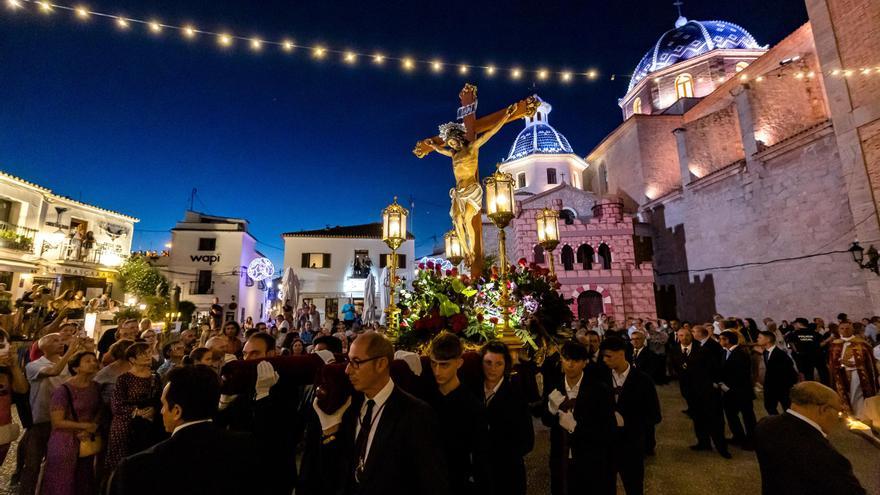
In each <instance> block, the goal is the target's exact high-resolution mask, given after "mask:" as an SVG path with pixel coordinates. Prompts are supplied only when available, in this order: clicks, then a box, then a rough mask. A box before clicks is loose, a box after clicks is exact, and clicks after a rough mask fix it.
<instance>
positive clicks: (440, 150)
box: [425, 139, 452, 157]
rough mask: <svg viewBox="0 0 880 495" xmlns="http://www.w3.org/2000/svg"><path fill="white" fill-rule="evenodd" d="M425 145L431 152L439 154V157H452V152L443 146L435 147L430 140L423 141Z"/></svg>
mask: <svg viewBox="0 0 880 495" xmlns="http://www.w3.org/2000/svg"><path fill="white" fill-rule="evenodd" d="M425 144H427V145H428V146H430V147H431V149H432V150H434V151H436V152H437V153H440V154H441V155H446V156H450V157H451V156H452V150H450V149H449V148H447V147H445V146H437V145H436V144H434V141H433V140H432V139H427V140H425Z"/></svg>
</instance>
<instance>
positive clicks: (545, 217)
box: [535, 208, 559, 276]
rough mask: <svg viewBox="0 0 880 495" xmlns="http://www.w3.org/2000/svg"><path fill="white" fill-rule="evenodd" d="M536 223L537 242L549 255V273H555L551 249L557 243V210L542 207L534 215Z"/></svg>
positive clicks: (554, 247)
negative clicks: (536, 214)
mask: <svg viewBox="0 0 880 495" xmlns="http://www.w3.org/2000/svg"><path fill="white" fill-rule="evenodd" d="M535 220H536V221H537V224H538V244H540V245H541V247H543V248H544V250H545V251H547V253H549V255H550V275H553V276H555V275H556V269H555V267H554V266H553V250H554V249H556V246H558V245H559V212H558V211H556V210H551V209H550V208H544V209H543V210H541V211H539V212H538V216H537V217H535Z"/></svg>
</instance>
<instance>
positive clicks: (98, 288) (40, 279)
mask: <svg viewBox="0 0 880 495" xmlns="http://www.w3.org/2000/svg"><path fill="white" fill-rule="evenodd" d="M137 222H138V219H137V218H134V217H131V216H129V215H125V214H122V213H118V212H115V211H110V210H106V209H104V208H100V207H98V206H94V205H90V204H86V203H82V202H80V201H76V200H73V199H70V198H67V197H65V196H61V195H59V194H56V193H54V192H53V191H51V190H50V189H47V188H45V187H42V186H38V185H36V184H33V183H31V182H28V181H26V180H24V179H21V178H18V177H15V176H12V175H9V174H6V173H3V172H0V283H3V284H6V287H7V288H8V290H10V291H11V292H12V297H13V299H15V298H18V297H21V295H22V294H23V293H24V292H25V291H27V290H29V289H30V288H31V287H32V286H33V285H35V284H38V285H44V286H47V287H49V288H50V289H52V291H53V293H54V294H56V295H57V294H60V293H61V292H62V291H65V290H68V289H71V290H74V291H77V290H82V291H83V292H84V294H85V296H86V298H91V297H97V296H100V295H101V294H102V293H104V292H107V293H110V294H111V296H112V297H113V298H115V299H117V300H121V299H122V293H121V290H120V289H121V288H120V284H119V283H118V280H117V279H116V274H117V268H118V266H119V265H121V264H122V262H123V261H124V260H125V258H127V257H128V253H129V252H130V251H131V242H132V237H133V235H134V224H135V223H137Z"/></svg>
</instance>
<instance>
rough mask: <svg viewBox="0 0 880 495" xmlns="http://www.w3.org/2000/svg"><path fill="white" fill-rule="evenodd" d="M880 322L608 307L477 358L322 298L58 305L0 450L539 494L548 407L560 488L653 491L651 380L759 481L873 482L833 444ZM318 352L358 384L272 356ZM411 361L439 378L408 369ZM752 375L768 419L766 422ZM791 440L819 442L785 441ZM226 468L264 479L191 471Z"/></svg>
mask: <svg viewBox="0 0 880 495" xmlns="http://www.w3.org/2000/svg"><path fill="white" fill-rule="evenodd" d="M878 322H880V320H878V319H876V318H874V319H868V320H867V321H866V322H864V323H863V322H851V321H850V320H849V318H848V317H847V316H846V315H843V314H841V315H839V317H838V321H837V322H835V323H833V324H829V325H827V326H826V325H825V323H824V322H823V321H822V320H821V319H818V318H817V319H814V320H813V321H812V322H810V321H807V320H806V319H803V318H796V319H794V320H792V322H791V324H789V322H788V321H783V322H782V323H781V324H779V325H777V324H776V323H775V322H774V321H772V320H770V319H765V320H764V321H763V326H762V327H761V328H759V327H758V325H757V323H756V322H755V321H754V320H752V319H748V318H746V319H742V320H741V319H738V318H723V317H721V316H720V315H716V317H715V318H714V319H713V321H711V322H707V323H702V324H691V323H689V322H679V321H677V320H670V321H668V322H667V321H663V320H660V321H657V322H656V323H655V322H653V321H643V320H640V319H628V320H627V321H625V322H622V324H617V323H616V322H615V321H613V320H611V319H609V318H606V317H605V316H604V315H602V316H599V317H598V318H595V319H589V320H584V321H579V322H577V323H576V324H575V325H574V327H573V328H571V329H569V330H570V332H569V331H566V330H563V331H562V332H560V335H561V337H560V340H559V341H558V342H550V343H548V345H547V346H546V348H545V349H544V351H545V354H544V355H541V356H540V358H539V356H536V355H533V354H530V353H529V352H526V350H522V349H520V350H517V351H516V352H514V353H512V352H511V350H510V349H509V348H508V347H507V346H506V345H505V344H504V343H502V342H500V341H491V342H487V343H485V344H484V345H482V347H480V348H479V350H478V351H476V352H474V351H468V352H466V349H465V347H466V346H465V343H463V342H462V340H460V338H459V337H458V336H457V335H455V334H452V333H446V332H444V333H441V334H440V335H438V336H437V337H436V338H435V339H434V340H433V341H432V342H431V344H430V346H429V347H428V348H427V350H426V353H425V354H426V356H425V357H422V358H420V357H419V356H416V355H414V354H412V353H406V352H403V351H397V352H395V349H394V347H393V345H392V343H391V341H390V340H389V339H388V338H386V336H385V335H384V330H385V329H384V328H383V327H379V326H378V325H377V326H373V327H370V328H364V327H361V326H360V325H359V324H358V323H357V322H356V321H353V322H351V323H347V322H346V320H344V319H343V320H334V319H328V320H325V321H324V322H323V325H322V324H321V323H322V322H321V318H320V315H319V314H318V312H317V311H316V309H315V307H314V306H313V305H311V306H308V305H307V306H304V307H302V308H298V309H297V310H296V311H294V310H293V308H290V307H289V306H287V307H285V308H284V309H283V312H282V313H281V314H279V315H278V317H277V318H275V319H274V321H272V322H269V323H268V324H267V323H265V322H257V323H255V324H254V323H253V322H252V321H245V322H244V324H243V325H239V324H238V322H236V321H223V320H222V319H221V318H210V319H209V320H208V322H207V324H205V325H203V326H201V327H197V328H191V329H184V330H183V331H181V332H180V333H179V334H172V333H157V332H156V331H155V330H153V328H152V326H153V325H152V322H150V321H149V320H141V321H138V320H133V319H127V320H124V321H121V322H119V324H118V326H117V327H116V328H112V329H108V330H106V331H105V332H104V333H103V334H102V335H101V337H100V339H99V340H98V342H97V343H95V342H93V341H92V340H91V339H88V338H86V337H84V334H83V332H82V330H81V329H80V328H79V326H78V324H77V323H76V322H74V321H69V320H67V319H64V318H56V319H54V320H52V321H51V322H50V323H49V324H48V325H46V327H45V328H43V330H42V332H41V337H40V338H39V340H37V341H36V342H34V343H33V345H31V346H29V347H26V348H20V349H16V348H15V346H14V344H13V343H11V342H10V339H9V336H8V335H7V334H5V333H4V332H0V456H2V457H3V458H5V455H6V451H7V450H8V448H9V445H10V444H11V443H12V442H13V441H14V440H16V439H17V438H18V437H19V433H20V432H19V431H18V423H20V424H21V425H22V426H23V427H24V429H25V433H24V435H23V436H22V437H21V439H20V441H19V446H18V458H17V466H16V472H15V474H14V476H13V481H12V482H13V484H15V485H17V493H19V494H23V495H32V494H35V493H41V494H46V495H55V494H61V495H65V494H77V495H80V494H83V495H88V494H95V493H111V494H129V493H156V492H159V491H161V492H163V493H239V492H241V493H267V494H279V495H280V494H284V495H289V494H290V493H292V492H293V491H294V490H295V491H296V493H297V494H307V495H308V494H374V493H375V494H378V493H382V494H388V493H391V494H394V493H401V494H403V493H429V494H433V493H436V494H449V493H490V494H491V493H499V494H500V493H504V494H524V493H526V489H527V485H528V480H527V474H526V468H525V462H524V458H525V457H526V455H527V454H529V453H530V452H531V451H532V450H533V447H534V443H535V431H534V424H535V421H536V420H538V419H540V421H541V422H542V423H543V424H544V425H546V426H547V427H549V429H550V435H549V438H550V446H549V447H550V448H549V457H548V459H547V465H548V467H549V472H550V487H549V491H550V493H551V494H553V495H568V494H579V493H599V494H613V493H616V490H617V485H618V478H619V483H620V484H621V485H622V487H623V489H624V491H625V493H627V494H628V495H631V494H640V493H643V491H644V479H645V460H646V458H648V457H650V456H653V455H655V452H656V449H657V442H656V438H655V435H656V428H657V425H658V424H660V422H661V420H662V417H663V414H664V413H665V414H667V415H669V414H671V413H670V412H669V411H665V412H662V413H661V407H660V401H659V399H658V394H657V390H656V387H657V386H661V385H665V384H667V383H669V382H671V381H677V382H678V387H679V389H680V392H681V395H682V397H683V399H684V402H685V403H686V404H687V408H686V409H685V411H683V412H684V413H685V414H687V415H688V416H689V417H690V418H691V420H692V421H693V428H694V435H695V437H696V443H695V444H694V445H693V446H692V447H691V448H692V449H693V450H695V451H703V450H705V451H711V450H715V451H716V452H717V453H718V454H720V455H721V456H722V457H724V458H730V457H732V453H731V450H730V449H729V445H735V446H738V447H739V448H740V449H742V450H743V451H750V450H755V451H756V454H757V457H758V460H759V464H760V466H761V471H762V481H763V483H764V488H765V493H864V489H863V488H862V487H861V485H860V484H859V481H858V480H857V479H856V478H855V476H854V475H853V472H852V468H851V466H850V464H849V461H847V460H846V459H845V458H844V457H842V456H841V455H840V454H839V453H837V452H836V451H835V450H834V448H833V447H832V446H831V445H830V444H829V443H828V442H827V441H826V440H825V438H826V436H827V434H828V432H829V431H830V428H831V427H832V426H833V425H834V424H835V423H836V422H838V416H840V415H841V414H842V415H848V416H853V417H860V418H869V417H871V414H872V407H876V406H875V405H874V401H871V400H870V399H871V398H872V397H874V396H876V395H877V386H878V383H877V368H876V359H875V353H880V346H878V347H872V346H874V345H875V344H877V342H876V339H877V324H878ZM566 335H568V337H566ZM310 355H311V356H312V358H314V357H317V358H320V361H319V362H320V363H321V365H322V366H324V367H328V368H329V366H328V365H333V364H334V363H335V364H336V365H338V366H340V367H342V368H340V369H343V370H344V376H345V380H344V382H345V387H342V386H339V388H340V390H341V389H346V390H347V387H351V391H350V393H349V395H348V396H347V397H345V396H344V395H343V397H345V400H339V401H337V402H338V403H335V405H334V407H333V408H332V409H327V407H324V406H322V405H321V400H325V404H326V403H327V402H326V401H327V400H329V399H327V396H328V394H329V395H330V396H333V394H335V393H337V391H336V390H329V391H328V390H322V389H321V388H320V387H317V386H316V385H314V384H313V383H314V382H308V383H307V382H302V381H300V382H296V381H291V380H289V379H284V378H282V375H284V374H285V373H287V372H286V371H284V370H282V369H280V368H279V369H276V367H275V366H277V365H278V363H279V361H277V360H273V359H272V358H276V357H280V356H292V357H297V356H299V357H302V358H303V360H302V361H297V360H296V359H293V360H288V361H287V362H290V363H294V364H293V365H291V366H299V365H302V366H305V364H302V363H307V362H311V363H314V362H315V361H314V359H312V361H308V360H307V358H309V356H310ZM233 362H235V363H242V364H246V363H248V362H256V363H255V367H254V373H255V377H254V378H253V381H252V384H251V385H249V388H247V391H246V393H237V394H233V395H227V394H221V385H222V384H223V380H224V379H227V378H228V373H229V370H230V369H233V371H234V368H235V367H234V366H233V365H232V364H230V363H233ZM273 363H275V365H273ZM400 363H405V369H406V373H408V374H409V375H417V376H424V377H427V379H429V381H430V386H428V387H416V386H414V385H413V381H412V380H410V379H408V378H406V377H405V376H404V377H401V378H399V379H398V377H399V376H401V375H400V373H401V372H400V369H397V368H395V366H397V365H398V364H400ZM285 366H287V365H285ZM309 366H311V364H310V365H309ZM395 369H396V370H397V371H396V372H397V373H398V374H397V375H396V374H395ZM279 372H280V373H279ZM407 376H408V375H407ZM221 377H222V378H221ZM756 390H757V391H760V392H761V393H762V395H763V399H764V400H763V405H764V408H765V410H766V413H767V414H768V418H765V419H763V420H762V421H761V422H760V423H759V422H758V421H757V420H756V414H755V410H754V405H753V404H754V401H755V400H756ZM13 402H14V403H15V405H16V409H17V412H18V416H19V422H18V423H17V422H14V421H13V419H12V408H11V405H12V403H13ZM675 413H677V412H674V413H672V414H675ZM726 430H729V431H730V433H731V435H732V437H731V438H728V437H727V436H726ZM798 441H803V442H806V443H807V444H810V445H813V444H815V445H814V447H813V448H811V449H808V451H805V450H804V449H801V448H796V449H783V448H782V447H780V445H788V446H792V445H797V443H796V442H798ZM793 442H794V443H793ZM810 442H812V443H810ZM799 458H800V461H803V462H816V463H819V464H818V465H822V466H826V467H827V466H828V465H829V464H833V466H831V467H830V468H828V469H825V470H824V471H823V472H822V474H821V476H820V475H818V474H816V473H806V474H801V478H800V479H799V481H798V483H797V484H788V485H785V486H782V485H780V483H782V482H781V481H780V480H785V479H786V476H787V475H788V474H790V471H791V470H792V469H796V468H797V466H799V465H806V464H798V462H800V461H799V460H798V459H799ZM230 463H234V465H235V472H236V473H238V472H242V473H245V472H246V473H251V475H252V476H250V477H245V476H238V475H236V474H234V473H232V472H231V473H230V474H229V476H225V475H224V474H223V473H222V472H217V473H216V474H215V475H209V476H197V475H194V474H197V473H207V472H210V471H211V470H216V469H217V468H218V466H223V465H229V464H230ZM245 467H248V468H249V469H248V470H242V469H243V468H245ZM158 473H162V475H161V476H157V474H158ZM829 473H830V476H829ZM812 478H816V479H815V480H814V479H812ZM804 480H806V481H804ZM829 483H832V484H833V486H834V487H835V488H834V490H826V487H828V486H832V485H829ZM794 486H796V487H798V490H792V487H794ZM817 490H818V491H817ZM822 490H825V491H822Z"/></svg>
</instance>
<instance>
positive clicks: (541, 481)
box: [0, 383, 880, 495]
mask: <svg viewBox="0 0 880 495" xmlns="http://www.w3.org/2000/svg"><path fill="white" fill-rule="evenodd" d="M657 390H658V392H659V395H660V403H661V407H662V410H663V422H662V423H661V424H660V426H659V427H658V428H657V455H656V456H655V457H654V458H652V459H650V460H649V461H648V463H647V467H646V473H645V479H646V490H645V493H647V494H648V495H667V494H669V495H673V494H674V495H705V494H707V493H711V494H712V495H751V494H759V493H761V477H760V472H759V470H758V462H757V460H756V459H755V455H754V453H753V452H746V451H743V450H740V449H738V448H736V447H731V452H732V453H733V459H731V460H725V459H723V458H721V457H720V456H719V455H718V454H716V453H714V452H693V451H691V450H690V449H689V448H688V447H689V446H690V445H692V444H693V443H695V441H696V439H695V438H694V434H693V428H692V426H691V421H690V420H689V419H688V417H687V416H685V415H684V414H682V413H681V411H682V410H683V409H684V401H683V400H682V399H681V396H680V395H679V394H678V387H677V386H676V385H675V384H674V383H673V384H672V385H665V386H662V387H658V389H657ZM760 405H761V402H760V400H756V401H755V410H756V412H757V413H758V415H759V416H763V411H762V408H761V406H760ZM549 442H550V440H549V430H548V429H547V428H545V427H544V426H543V425H541V423H540V421H536V422H535V450H534V451H532V453H531V454H529V456H528V457H527V458H526V467H527V470H528V479H529V490H528V492H529V495H544V494H546V493H549V491H550V479H549V470H548V467H547V458H548V456H549V448H550V446H549ZM831 442H832V443H833V444H834V446H835V447H837V449H838V450H840V452H841V453H843V455H845V456H846V457H847V458H848V459H849V460H850V462H852V463H853V467H854V469H855V473H856V476H857V477H858V478H859V480H860V481H861V482H862V485H863V486H864V487H865V488H866V489H867V490H868V493H869V494H874V495H880V449H876V448H874V447H873V446H871V445H870V444H869V443H868V442H867V441H866V440H864V439H862V438H859V437H857V436H856V435H854V434H852V433H849V432H847V431H844V430H843V429H839V430H838V431H836V432H835V433H833V434H832V435H831ZM14 467H15V445H13V447H12V448H10V449H9V455H8V456H7V458H6V461H5V462H4V463H3V465H2V466H0V495H7V494H9V493H10V492H9V477H10V475H11V474H12V471H13V469H14ZM818 468H820V467H818V466H817V469H818ZM618 493H620V494H623V488H622V487H621V486H618Z"/></svg>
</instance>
